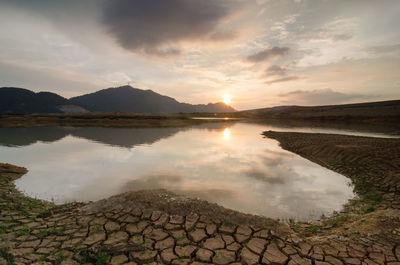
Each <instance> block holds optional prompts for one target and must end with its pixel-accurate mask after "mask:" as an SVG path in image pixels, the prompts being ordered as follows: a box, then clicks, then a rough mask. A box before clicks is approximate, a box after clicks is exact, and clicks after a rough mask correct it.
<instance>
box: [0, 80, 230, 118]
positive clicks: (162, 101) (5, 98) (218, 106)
mask: <svg viewBox="0 0 400 265" xmlns="http://www.w3.org/2000/svg"><path fill="white" fill-rule="evenodd" d="M88 111H89V112H131V113H147V114H167V113H180V112H183V113H189V112H233V111H235V109H233V108H232V107H230V106H228V105H225V104H224V103H215V104H212V103H210V104H207V105H191V104H187V103H180V102H178V101H176V100H175V99H173V98H171V97H167V96H163V95H160V94H158V93H156V92H154V91H152V90H141V89H137V88H133V87H131V86H122V87H116V88H108V89H103V90H100V91H97V92H95V93H91V94H86V95H82V96H78V97H74V98H71V99H66V98H63V97H61V96H59V95H57V94H55V93H50V92H39V93H35V92H33V91H30V90H27V89H22V88H15V87H2V88H0V114H31V113H82V112H88Z"/></svg>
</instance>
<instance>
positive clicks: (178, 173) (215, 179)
mask: <svg viewBox="0 0 400 265" xmlns="http://www.w3.org/2000/svg"><path fill="white" fill-rule="evenodd" d="M269 129H274V130H277V129H279V128H276V127H271V126H268V125H257V124H247V123H240V122H237V123H212V124H205V125H202V126H196V127H190V128H146V129H145V128H143V129H121V128H65V127H63V128H59V127H50V128H40V127H36V128H0V161H1V162H7V163H12V164H16V165H21V166H24V167H27V168H28V169H29V172H28V174H26V175H24V176H23V177H22V178H20V179H18V180H17V181H16V185H17V187H18V189H20V190H21V191H24V192H25V193H26V194H28V195H30V196H33V197H37V198H41V199H45V200H54V201H55V202H56V203H62V202H68V201H89V200H98V199H102V198H106V197H109V196H111V195H115V194H118V193H121V192H124V191H128V190H141V189H153V188H165V189H168V190H171V191H174V192H177V193H180V194H186V195H189V196H196V197H199V198H202V199H206V200H208V201H211V202H216V203H218V204H220V205H223V206H225V207H228V208H231V209H236V210H239V211H242V212H246V213H253V214H260V215H264V216H268V217H279V218H289V217H296V218H299V219H310V218H314V217H318V216H320V214H322V213H324V214H329V213H330V212H332V211H333V210H339V209H340V208H341V205H342V204H343V203H345V202H346V201H347V200H348V199H349V198H351V197H352V196H353V193H352V187H350V186H349V181H348V179H347V178H345V177H344V176H342V175H339V174H337V173H335V172H333V171H330V170H328V169H325V168H323V167H321V166H319V165H316V164H314V163H312V162H310V161H308V160H306V159H303V158H301V157H300V156H298V155H295V154H293V153H290V152H288V151H285V150H283V149H281V148H280V147H279V145H278V143H277V141H275V140H271V139H267V138H263V137H262V136H261V133H262V132H263V131H265V130H269ZM285 130H287V128H286V129H285ZM300 131H318V132H321V131H322V132H337V130H336V131H330V130H328V129H324V130H320V129H311V128H302V129H301V130H300ZM342 132H343V133H347V134H357V133H355V132H349V131H342ZM365 134H366V133H363V135H365ZM367 135H368V133H367ZM369 135H372V136H374V134H371V133H370V134H369Z"/></svg>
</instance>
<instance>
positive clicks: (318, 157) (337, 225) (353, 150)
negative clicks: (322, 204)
mask: <svg viewBox="0 0 400 265" xmlns="http://www.w3.org/2000/svg"><path fill="white" fill-rule="evenodd" d="M263 135H264V136H266V137H269V138H272V139H275V140H278V141H279V143H280V145H281V147H282V148H283V149H286V150H288V151H291V152H294V153H296V154H298V155H300V156H302V157H304V158H306V159H308V160H310V161H312V162H314V163H317V164H319V165H321V166H323V167H326V168H329V169H331V170H334V171H336V172H338V173H340V174H343V175H345V176H347V177H348V178H350V179H351V180H352V183H353V187H354V191H355V192H356V194H358V196H357V197H356V198H355V199H353V200H350V201H349V203H347V204H346V205H345V206H344V208H343V210H342V211H341V212H339V213H334V215H333V216H332V217H331V218H326V219H325V220H322V221H321V222H314V223H313V224H301V223H297V224H296V223H295V222H293V224H292V227H294V228H295V229H296V228H297V230H298V231H302V232H303V233H306V234H307V235H312V234H318V233H325V234H329V233H341V234H343V235H346V236H357V235H358V234H364V235H371V234H374V235H377V236H380V237H382V238H385V239H389V238H390V239H391V240H395V241H398V240H399V234H400V139H386V138H374V137H360V136H348V135H337V134H318V133H295V132H275V131H267V132H264V133H263Z"/></svg>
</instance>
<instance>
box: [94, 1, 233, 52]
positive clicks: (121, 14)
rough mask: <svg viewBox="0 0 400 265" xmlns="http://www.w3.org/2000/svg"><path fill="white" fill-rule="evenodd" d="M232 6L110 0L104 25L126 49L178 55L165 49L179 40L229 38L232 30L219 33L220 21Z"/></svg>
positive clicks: (221, 3) (221, 2)
mask: <svg viewBox="0 0 400 265" xmlns="http://www.w3.org/2000/svg"><path fill="white" fill-rule="evenodd" d="M230 11H232V5H230V7H228V5H227V2H226V1H214V0H168V1H166V0H152V1H148V0H108V1H106V2H105V4H104V9H103V20H102V22H103V24H104V26H105V27H106V29H107V32H108V33H109V34H111V35H112V36H113V37H115V38H116V40H117V42H118V43H119V44H120V45H121V46H122V47H124V48H125V49H128V50H131V51H144V52H146V53H150V54H155V55H163V54H167V55H171V54H176V53H177V51H178V50H179V49H178V48H172V51H173V52H172V53H171V52H164V51H165V50H164V49H165V48H167V51H169V49H170V48H169V47H171V46H175V45H177V43H178V42H180V41H191V40H196V41H199V40H200V41H201V40H203V41H204V40H210V39H214V40H215V39H219V40H221V39H226V38H228V37H229V38H231V37H233V33H223V32H219V28H218V27H219V25H220V22H221V21H222V20H223V19H224V18H226V17H227V16H228V15H229V14H230Z"/></svg>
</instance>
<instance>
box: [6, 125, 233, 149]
mask: <svg viewBox="0 0 400 265" xmlns="http://www.w3.org/2000/svg"><path fill="white" fill-rule="evenodd" d="M231 125H232V123H225V122H222V123H209V124H202V125H200V126H194V127H181V128H104V127H30V128H0V145H3V146H26V145H31V144H34V143H36V142H38V141H42V142H54V141H57V140H60V139H62V138H64V137H66V136H68V135H71V136H74V137H79V138H84V139H87V140H90V141H94V142H99V143H103V144H107V145H112V146H119V147H126V148H132V147H134V146H136V145H141V144H153V143H155V142H157V141H159V140H161V139H163V138H167V137H170V136H173V135H174V134H176V133H178V132H180V131H185V130H190V129H208V130H222V129H224V128H226V127H229V126H231Z"/></svg>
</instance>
